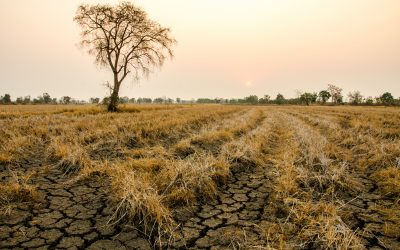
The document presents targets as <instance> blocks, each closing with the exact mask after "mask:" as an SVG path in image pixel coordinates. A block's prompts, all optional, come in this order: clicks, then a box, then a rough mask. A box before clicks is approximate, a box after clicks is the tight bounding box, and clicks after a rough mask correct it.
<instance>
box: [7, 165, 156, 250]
mask: <svg viewBox="0 0 400 250" xmlns="http://www.w3.org/2000/svg"><path fill="white" fill-rule="evenodd" d="M33 183H34V184H35V185H37V186H38V188H39V193H40V195H41V200H40V202H37V203H34V204H30V203H22V204H18V205H17V206H16V207H14V208H13V211H12V212H11V213H10V215H8V216H2V217H1V218H0V224H1V226H0V247H1V248H2V249H7V248H10V249H18V248H20V249H86V248H87V249H126V248H129V249H151V247H150V244H149V242H148V240H147V239H145V238H143V237H140V233H139V232H138V231H136V230H135V229H134V228H132V227H129V226H127V225H125V226H121V225H115V224H114V225H113V224H110V223H108V222H109V219H110V215H111V214H112V210H111V208H110V207H109V206H108V202H107V201H108V198H107V192H108V183H107V180H106V179H104V178H102V177H93V178H91V179H90V180H85V181H84V182H77V183H73V184H72V183H69V177H68V176H66V175H64V174H63V172H61V171H60V170H58V169H55V168H53V169H50V170H46V171H45V172H44V174H43V175H42V176H40V177H38V178H35V179H34V181H33Z"/></svg>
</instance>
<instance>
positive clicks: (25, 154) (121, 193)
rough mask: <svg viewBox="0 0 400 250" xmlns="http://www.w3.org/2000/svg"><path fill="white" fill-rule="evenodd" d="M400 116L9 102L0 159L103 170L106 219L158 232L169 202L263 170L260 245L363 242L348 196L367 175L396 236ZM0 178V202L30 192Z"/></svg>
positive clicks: (168, 230) (208, 194) (76, 172)
mask: <svg viewBox="0 0 400 250" xmlns="http://www.w3.org/2000/svg"><path fill="white" fill-rule="evenodd" d="M399 124H400V115H399V112H398V110H397V109H395V108H386V109H384V108H363V107H360V108H351V107H301V108H299V107H290V108H287V107H267V108H265V107H239V106H220V105H208V106H205V105H193V106H185V105H139V106H131V105H128V106H125V107H122V110H121V112H119V113H117V114H108V113H106V112H105V111H104V109H103V108H101V107H99V106H7V107H1V110H0V145H1V146H0V168H1V169H9V168H13V169H15V168H18V167H20V166H31V165H32V166H36V165H40V164H41V165H51V166H53V167H57V168H61V169H62V170H63V171H64V172H66V173H68V174H71V176H73V177H74V178H73V180H79V179H81V180H82V179H85V178H90V177H91V176H92V175H93V174H94V173H100V174H103V175H106V176H108V178H109V179H110V181H111V190H110V197H109V198H110V200H111V201H112V202H113V204H114V215H113V217H112V218H111V221H114V222H119V221H136V222H138V223H139V224H140V225H141V226H142V227H143V230H144V231H145V232H146V233H148V234H154V233H157V234H159V235H164V234H168V235H173V229H174V228H175V223H174V221H173V217H172V214H173V210H174V209H175V208H177V207H179V206H186V205H191V204H193V203H196V202H198V201H202V200H207V199H212V198H213V197H214V196H215V195H216V194H217V192H218V185H219V184H221V183H224V182H225V181H226V180H227V179H228V178H229V176H230V174H231V171H232V170H233V169H234V168H239V170H240V168H244V167H247V168H251V167H257V168H265V171H266V172H268V176H269V180H268V181H269V182H271V185H270V186H271V189H272V190H273V191H272V193H271V194H270V200H269V203H268V204H266V207H265V215H266V218H270V219H269V220H268V221H265V222H264V225H263V226H262V227H263V228H264V232H265V238H266V240H267V242H268V245H267V247H271V248H280V249H285V248H286V249H288V248H322V249H348V248H355V249H359V248H362V247H363V246H362V245H361V241H360V235H361V234H360V233H359V232H358V230H357V229H356V228H353V227H352V226H351V225H350V224H349V223H348V222H347V220H346V219H347V217H346V216H347V215H346V213H347V210H346V208H347V205H346V204H347V203H348V202H349V201H351V200H352V199H354V198H355V197H357V195H358V194H359V193H363V192H365V193H367V192H368V190H369V189H368V188H367V187H366V186H365V185H366V184H365V183H366V180H367V183H370V184H371V183H372V184H376V186H377V190H376V193H378V194H379V195H382V197H384V199H385V202H386V203H382V204H380V203H379V204H378V203H377V204H376V206H375V207H373V208H371V212H374V213H378V214H379V215H380V216H382V218H384V219H385V223H384V224H383V225H384V226H383V229H382V230H383V231H384V233H385V234H386V235H389V236H393V237H399V236H397V235H398V232H397V230H396V229H398V228H399V226H400V216H399V214H398V210H399V199H400V197H399V195H400V180H399V176H400V172H399V167H400V166H399V165H400V163H399V162H400V160H399V159H400V143H399V140H398V138H399V137H398V135H399V134H400V125H399ZM236 170H237V169H235V171H236ZM1 183H2V184H1V186H0V197H1V202H2V203H3V204H11V203H12V202H15V201H18V202H25V201H30V200H35V199H36V191H35V188H34V187H33V186H31V185H29V184H28V181H24V180H23V179H21V178H20V177H18V178H16V179H15V178H14V179H12V180H11V181H7V182H5V181H2V182H1ZM12 199H16V200H12ZM230 238H232V247H240V246H241V245H245V242H244V239H243V235H241V233H240V232H237V235H236V233H234V235H232V237H230Z"/></svg>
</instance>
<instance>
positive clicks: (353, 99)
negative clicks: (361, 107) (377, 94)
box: [347, 90, 363, 105]
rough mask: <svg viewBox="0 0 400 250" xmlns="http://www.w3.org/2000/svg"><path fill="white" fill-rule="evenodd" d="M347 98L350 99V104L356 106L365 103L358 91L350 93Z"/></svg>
mask: <svg viewBox="0 0 400 250" xmlns="http://www.w3.org/2000/svg"><path fill="white" fill-rule="evenodd" d="M347 96H348V97H349V103H351V104H354V105H358V104H360V103H362V101H363V96H362V95H361V93H360V91H358V90H356V91H353V92H350V93H348V94H347Z"/></svg>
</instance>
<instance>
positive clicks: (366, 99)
mask: <svg viewBox="0 0 400 250" xmlns="http://www.w3.org/2000/svg"><path fill="white" fill-rule="evenodd" d="M365 104H367V105H372V104H374V98H372V96H368V97H367V98H365Z"/></svg>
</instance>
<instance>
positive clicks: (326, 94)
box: [0, 84, 400, 106]
mask: <svg viewBox="0 0 400 250" xmlns="http://www.w3.org/2000/svg"><path fill="white" fill-rule="evenodd" d="M342 92H343V90H342V89H341V88H340V87H337V86H335V85H331V84H329V85H328V88H327V89H324V90H321V91H319V92H312V93H311V92H300V93H299V94H298V96H297V97H295V98H285V97H284V96H283V95H282V94H277V95H276V97H275V99H272V98H271V97H270V96H269V95H264V96H263V97H258V96H257V95H250V96H247V97H244V98H238V99H235V98H231V99H224V98H198V99H191V100H183V99H181V98H179V97H178V98H176V99H171V98H167V97H158V98H153V99H152V98H146V97H139V98H129V97H127V96H125V97H119V100H118V103H119V104H128V103H135V104H150V103H154V104H172V103H177V104H193V103H199V104H207V103H208V104H250V105H264V104H277V105H282V104H291V105H312V104H318V105H343V104H348V105H387V106H389V105H397V106H400V98H398V99H395V98H394V97H393V95H392V94H391V93H390V92H385V93H383V94H381V95H379V96H377V97H372V96H367V97H364V96H363V95H362V94H361V92H360V91H358V90H356V91H351V92H349V93H348V94H347V99H346V101H345V98H344V96H343V93H342ZM109 102H110V98H109V97H105V98H103V99H100V98H99V97H92V98H90V99H89V101H84V100H77V99H74V98H72V97H70V96H63V97H61V98H59V99H57V98H52V97H51V96H50V95H49V94H48V93H43V94H42V95H40V96H38V97H36V98H33V99H32V98H31V97H30V96H25V97H17V98H16V99H15V100H14V101H12V100H11V96H10V95H9V94H5V95H4V96H0V104H86V103H92V104H100V105H109Z"/></svg>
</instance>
